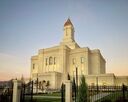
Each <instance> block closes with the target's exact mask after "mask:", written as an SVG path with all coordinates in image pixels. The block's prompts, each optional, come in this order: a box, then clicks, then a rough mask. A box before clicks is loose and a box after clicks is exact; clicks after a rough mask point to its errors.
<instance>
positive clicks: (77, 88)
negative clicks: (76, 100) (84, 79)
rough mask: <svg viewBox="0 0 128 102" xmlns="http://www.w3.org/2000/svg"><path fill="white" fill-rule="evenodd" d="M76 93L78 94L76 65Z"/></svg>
mask: <svg viewBox="0 0 128 102" xmlns="http://www.w3.org/2000/svg"><path fill="white" fill-rule="evenodd" d="M76 94H77V95H78V68H77V66H76Z"/></svg>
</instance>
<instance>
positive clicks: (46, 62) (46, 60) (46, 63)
mask: <svg viewBox="0 0 128 102" xmlns="http://www.w3.org/2000/svg"><path fill="white" fill-rule="evenodd" d="M45 65H46V66H47V65H48V58H46V59H45Z"/></svg>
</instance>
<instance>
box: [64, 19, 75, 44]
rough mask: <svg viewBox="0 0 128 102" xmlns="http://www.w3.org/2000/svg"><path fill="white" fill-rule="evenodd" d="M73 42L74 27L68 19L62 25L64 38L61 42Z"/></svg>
mask: <svg viewBox="0 0 128 102" xmlns="http://www.w3.org/2000/svg"><path fill="white" fill-rule="evenodd" d="M73 41H74V27H73V24H72V22H71V20H70V19H69V18H68V19H67V21H66V22H65V23H64V37H63V42H73Z"/></svg>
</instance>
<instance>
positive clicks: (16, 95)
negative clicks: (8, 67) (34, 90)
mask: <svg viewBox="0 0 128 102" xmlns="http://www.w3.org/2000/svg"><path fill="white" fill-rule="evenodd" d="M20 87H21V83H20V82H18V81H17V80H13V97H12V102H20V94H21V88H20Z"/></svg>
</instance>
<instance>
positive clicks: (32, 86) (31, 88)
mask: <svg viewBox="0 0 128 102" xmlns="http://www.w3.org/2000/svg"><path fill="white" fill-rule="evenodd" d="M30 84H31V102H33V81H31V83H30Z"/></svg>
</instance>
